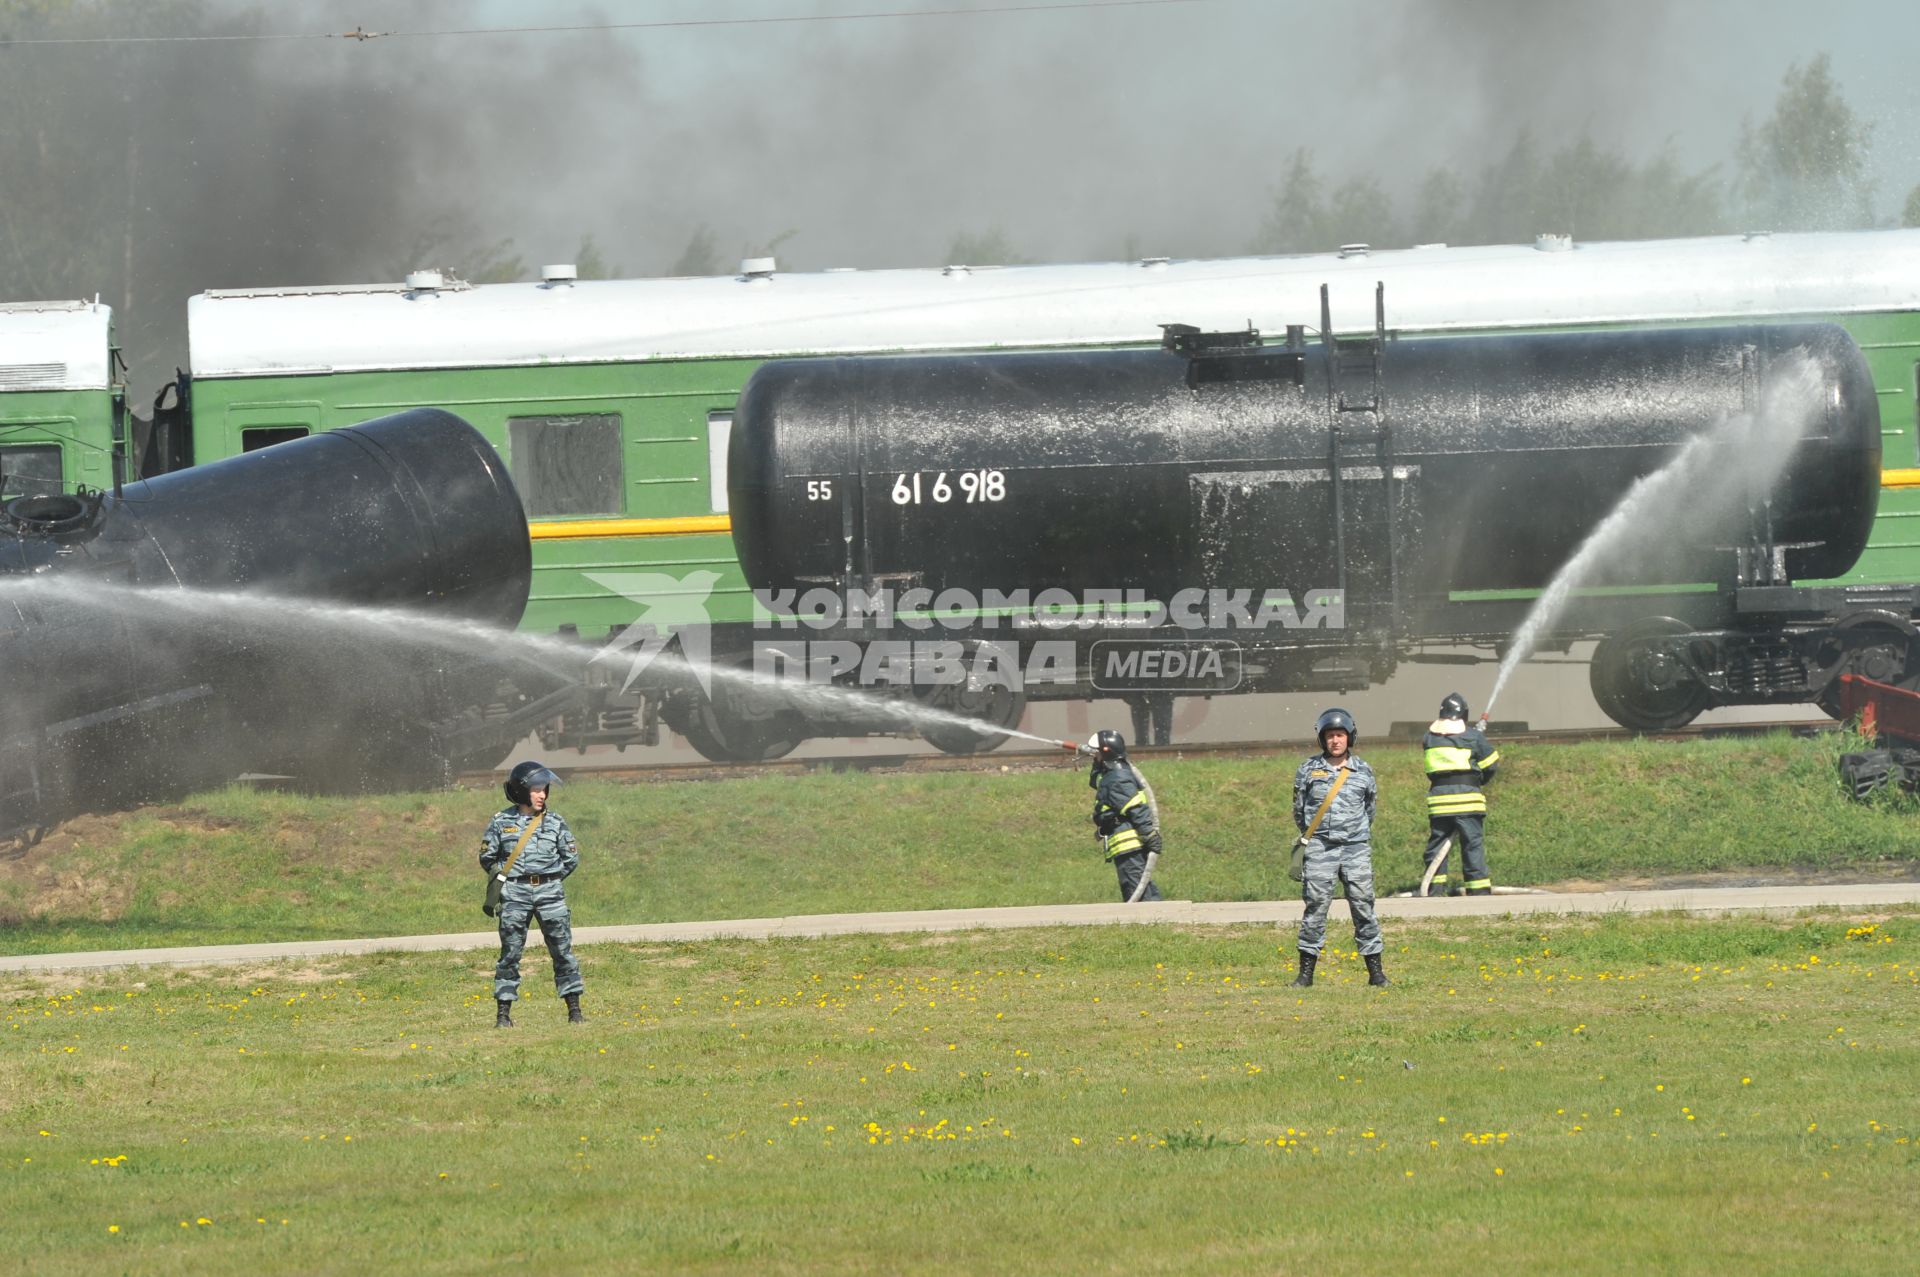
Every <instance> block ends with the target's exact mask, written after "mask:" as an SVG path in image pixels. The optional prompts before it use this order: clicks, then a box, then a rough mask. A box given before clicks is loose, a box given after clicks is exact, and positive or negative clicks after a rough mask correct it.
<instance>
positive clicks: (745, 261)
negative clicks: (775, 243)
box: [740, 257, 776, 284]
mask: <svg viewBox="0 0 1920 1277" xmlns="http://www.w3.org/2000/svg"><path fill="white" fill-rule="evenodd" d="M775 269H776V266H775V262H774V259H773V258H771V257H746V258H742V259H741V261H740V278H741V280H742V281H744V282H745V283H749V284H764V283H766V282H767V281H769V280H771V279H772V278H773V272H774V270H775Z"/></svg>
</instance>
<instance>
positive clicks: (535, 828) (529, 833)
mask: <svg viewBox="0 0 1920 1277" xmlns="http://www.w3.org/2000/svg"><path fill="white" fill-rule="evenodd" d="M1334 788H1335V789H1338V788H1339V786H1338V785H1335V786H1334ZM1327 797H1328V798H1329V799H1331V798H1332V797H1333V795H1331V794H1329V795H1327ZM546 823H547V813H546V812H544V811H543V812H541V813H540V816H539V819H537V820H535V821H533V822H532V823H531V824H529V825H528V826H527V827H526V829H525V831H523V832H522V833H521V835H520V841H519V842H517V843H515V844H513V854H512V855H511V856H508V857H507V863H506V864H504V865H501V866H500V876H501V877H502V878H504V877H506V876H507V875H508V874H510V873H512V872H513V862H514V861H516V860H518V859H520V853H521V852H523V851H525V850H526V849H527V840H528V839H529V838H531V837H533V836H534V834H535V833H537V832H539V829H540V826H542V825H544V824H546Z"/></svg>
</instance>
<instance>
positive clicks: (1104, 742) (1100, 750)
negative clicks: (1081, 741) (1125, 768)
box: [1087, 727, 1127, 763]
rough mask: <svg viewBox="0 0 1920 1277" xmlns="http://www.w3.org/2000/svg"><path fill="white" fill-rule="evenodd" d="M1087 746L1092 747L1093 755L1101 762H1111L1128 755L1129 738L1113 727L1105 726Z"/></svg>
mask: <svg viewBox="0 0 1920 1277" xmlns="http://www.w3.org/2000/svg"><path fill="white" fill-rule="evenodd" d="M1087 748H1089V749H1091V750H1092V751H1093V756H1094V757H1095V758H1097V759H1099V760H1100V761H1101V762H1103V763H1110V762H1113V761H1114V760H1115V759H1117V758H1125V757H1126V756H1127V738H1126V737H1124V736H1122V735H1121V734H1120V733H1119V732H1116V731H1114V730H1113V729H1112V728H1111V727H1103V728H1101V729H1100V730H1099V731H1097V732H1095V733H1094V734H1093V736H1092V738H1091V739H1089V740H1088V741H1087Z"/></svg>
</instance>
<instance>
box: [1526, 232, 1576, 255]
mask: <svg viewBox="0 0 1920 1277" xmlns="http://www.w3.org/2000/svg"><path fill="white" fill-rule="evenodd" d="M1533 246H1534V247H1535V248H1537V249H1539V250H1540V251H1541V252H1543V253H1571V252H1572V251H1573V236H1571V235H1560V234H1556V233H1554V232H1552V231H1548V232H1546V233H1545V234H1541V235H1535V236H1534V237H1533Z"/></svg>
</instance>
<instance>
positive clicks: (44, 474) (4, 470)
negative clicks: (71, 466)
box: [0, 443, 64, 501]
mask: <svg viewBox="0 0 1920 1277" xmlns="http://www.w3.org/2000/svg"><path fill="white" fill-rule="evenodd" d="M63 477H64V475H63V472H62V470H61V467H60V445H59V444H53V443H47V444H15V445H13V446H11V447H0V501H11V500H13V499H14V498H15V497H38V496H45V495H47V494H48V493H54V492H59V491H60V487H61V480H62V478H63Z"/></svg>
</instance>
